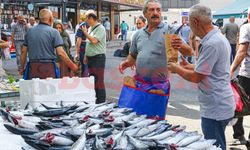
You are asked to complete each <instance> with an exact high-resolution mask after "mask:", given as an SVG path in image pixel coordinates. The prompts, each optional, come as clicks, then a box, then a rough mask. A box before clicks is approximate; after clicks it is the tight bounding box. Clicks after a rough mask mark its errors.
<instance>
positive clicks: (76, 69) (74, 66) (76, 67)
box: [71, 64, 79, 72]
mask: <svg viewBox="0 0 250 150" xmlns="http://www.w3.org/2000/svg"><path fill="white" fill-rule="evenodd" d="M71 70H72V71H74V72H77V71H78V70H79V67H78V66H77V65H76V64H74V65H73V66H72V68H71Z"/></svg>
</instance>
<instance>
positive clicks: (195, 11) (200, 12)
mask: <svg viewBox="0 0 250 150" xmlns="http://www.w3.org/2000/svg"><path fill="white" fill-rule="evenodd" d="M191 17H199V18H200V19H201V20H202V21H204V22H209V23H211V22H212V20H213V16H212V12H211V9H210V8H209V7H206V6H203V5H199V4H198V5H194V6H192V7H191V8H190V11H189V18H191Z"/></svg>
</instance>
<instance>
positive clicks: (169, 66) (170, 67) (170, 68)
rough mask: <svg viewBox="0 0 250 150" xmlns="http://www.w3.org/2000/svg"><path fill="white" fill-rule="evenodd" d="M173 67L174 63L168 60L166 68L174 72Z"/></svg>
mask: <svg viewBox="0 0 250 150" xmlns="http://www.w3.org/2000/svg"><path fill="white" fill-rule="evenodd" d="M175 67H176V64H175V63H173V62H169V63H168V70H169V71H171V73H175V70H176V69H175Z"/></svg>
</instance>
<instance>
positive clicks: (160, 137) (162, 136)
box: [141, 130, 176, 141]
mask: <svg viewBox="0 0 250 150" xmlns="http://www.w3.org/2000/svg"><path fill="white" fill-rule="evenodd" d="M175 133H176V132H175V131H173V130H169V131H165V132H163V133H161V134H158V135H154V136H151V137H142V138H141V139H142V140H158V141H160V140H163V139H165V138H167V137H170V136H173V135H174V134H175Z"/></svg>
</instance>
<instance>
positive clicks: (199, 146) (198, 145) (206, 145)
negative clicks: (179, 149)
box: [186, 140, 216, 150]
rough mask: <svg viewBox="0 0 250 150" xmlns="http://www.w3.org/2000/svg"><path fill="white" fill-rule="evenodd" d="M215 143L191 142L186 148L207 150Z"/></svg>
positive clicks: (204, 141) (208, 141) (209, 141)
mask: <svg viewBox="0 0 250 150" xmlns="http://www.w3.org/2000/svg"><path fill="white" fill-rule="evenodd" d="M215 142H216V140H200V141H197V142H193V143H191V144H189V145H188V146H186V147H187V148H190V149H197V150H203V149H209V148H210V147H212V146H213V144H214V143H215Z"/></svg>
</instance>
